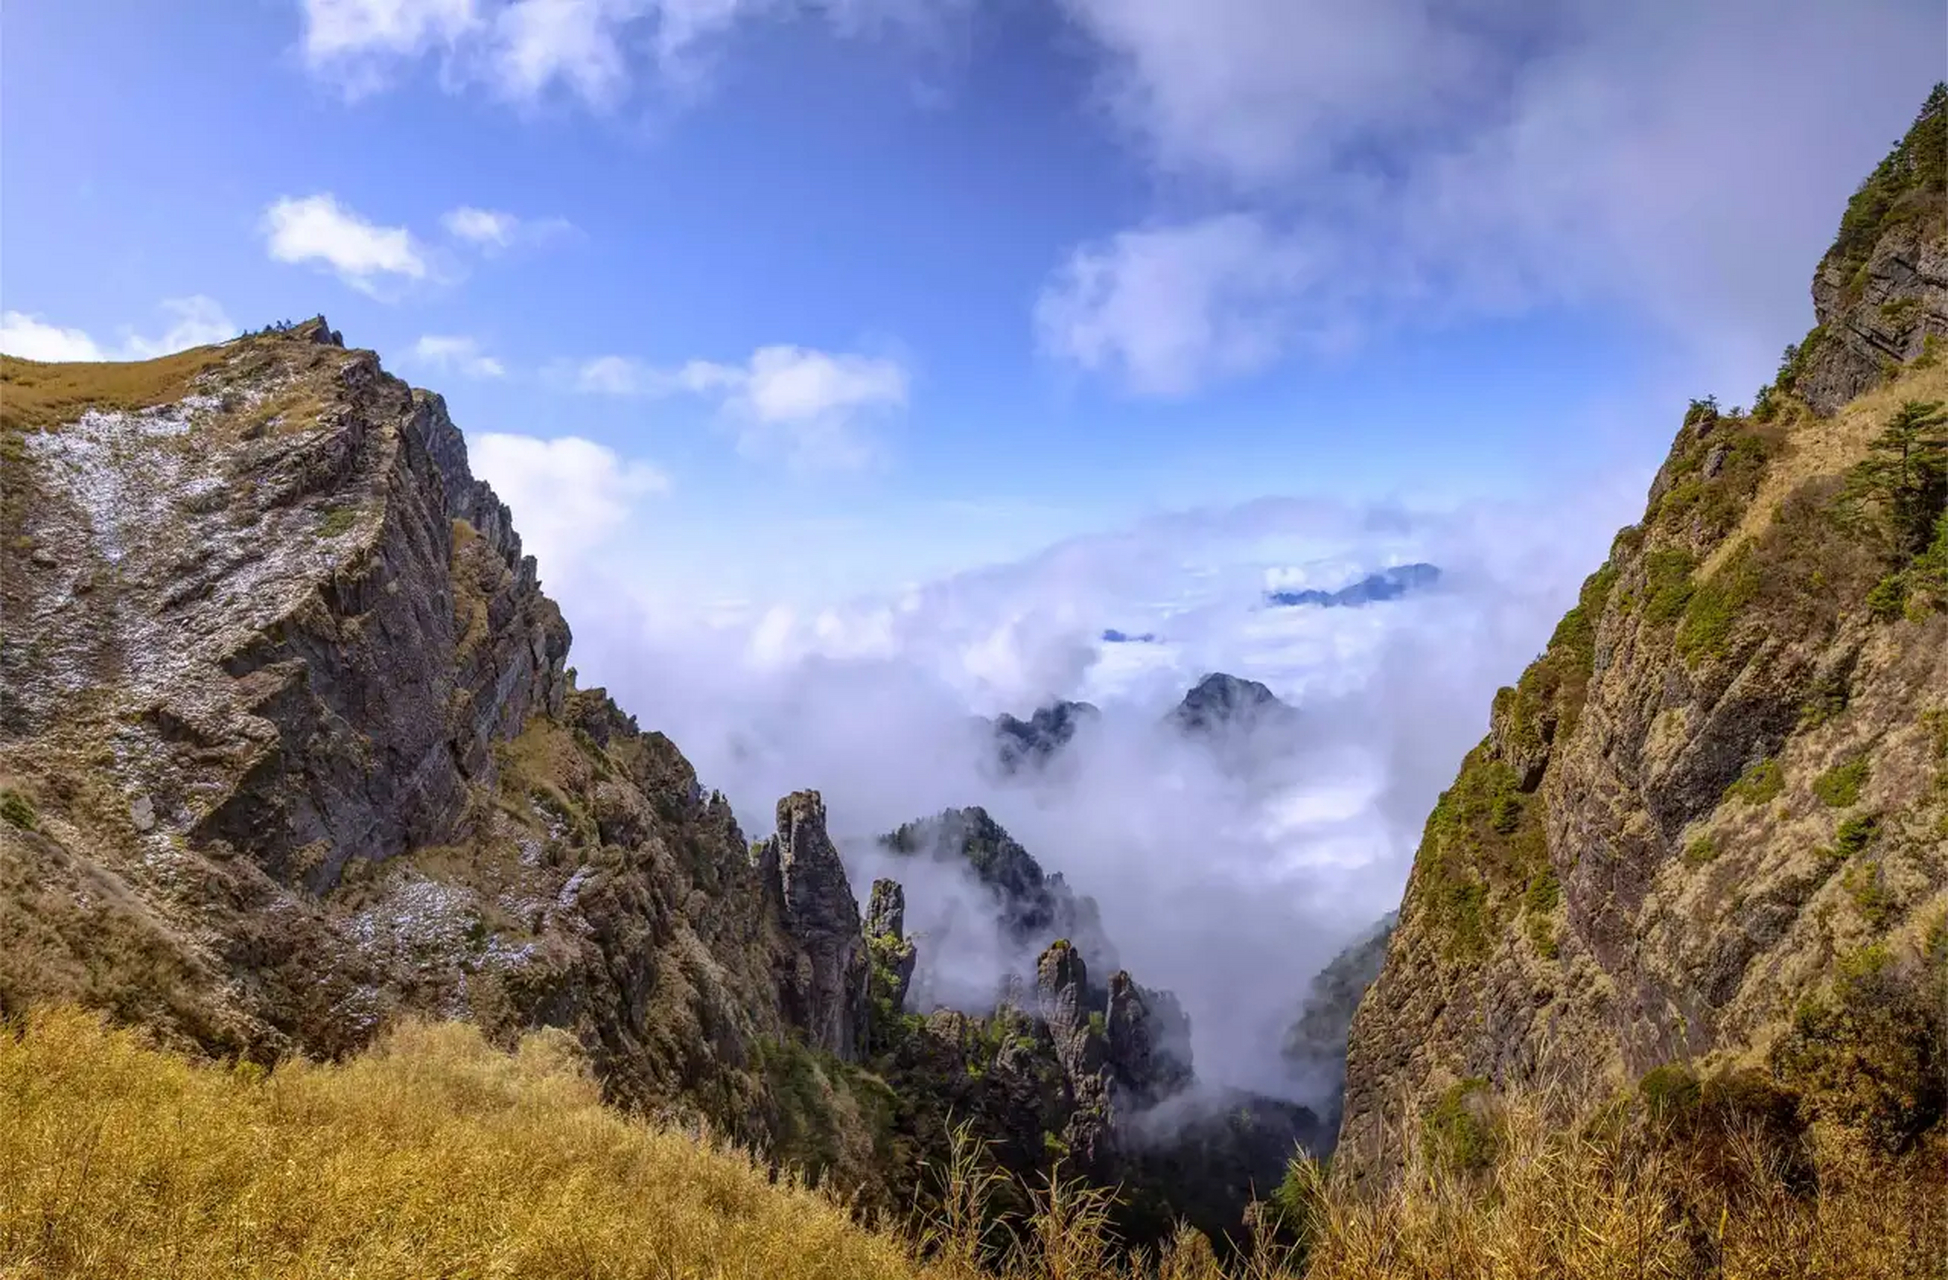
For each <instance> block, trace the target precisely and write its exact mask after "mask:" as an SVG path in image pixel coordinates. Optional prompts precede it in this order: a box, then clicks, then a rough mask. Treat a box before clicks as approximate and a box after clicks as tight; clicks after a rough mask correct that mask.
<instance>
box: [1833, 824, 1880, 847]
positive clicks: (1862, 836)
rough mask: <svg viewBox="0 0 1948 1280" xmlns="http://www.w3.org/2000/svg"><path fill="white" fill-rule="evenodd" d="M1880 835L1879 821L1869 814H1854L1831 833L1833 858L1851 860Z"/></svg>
mask: <svg viewBox="0 0 1948 1280" xmlns="http://www.w3.org/2000/svg"><path fill="white" fill-rule="evenodd" d="M1879 834H1880V819H1879V818H1876V817H1875V816H1874V815H1872V814H1870V813H1860V814H1855V815H1854V816H1853V817H1851V818H1848V819H1847V820H1846V821H1845V822H1842V823H1841V824H1840V827H1839V830H1837V831H1835V832H1834V833H1833V850H1832V852H1833V856H1834V857H1836V858H1851V857H1852V856H1853V855H1854V854H1856V853H1859V852H1861V851H1862V850H1864V849H1865V848H1866V847H1867V846H1868V845H1870V844H1872V843H1873V842H1874V837H1875V836H1877V835H1879Z"/></svg>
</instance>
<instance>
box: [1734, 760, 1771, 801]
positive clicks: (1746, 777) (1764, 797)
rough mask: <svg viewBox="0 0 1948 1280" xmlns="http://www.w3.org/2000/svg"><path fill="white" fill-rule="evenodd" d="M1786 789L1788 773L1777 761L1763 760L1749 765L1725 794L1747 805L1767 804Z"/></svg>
mask: <svg viewBox="0 0 1948 1280" xmlns="http://www.w3.org/2000/svg"><path fill="white" fill-rule="evenodd" d="M1785 789H1786V771H1785V770H1784V769H1782V768H1780V767H1779V762H1778V761H1777V760H1761V761H1759V762H1758V763H1756V764H1751V765H1747V766H1746V768H1745V772H1743V773H1741V774H1739V775H1738V781H1736V782H1734V783H1732V785H1731V786H1729V787H1727V788H1725V794H1726V795H1727V796H1730V797H1732V798H1734V799H1738V800H1743V801H1744V802H1745V803H1746V804H1752V805H1759V804H1767V803H1770V802H1771V801H1773V800H1776V799H1778V798H1779V794H1780V792H1782V791H1784V790H1785Z"/></svg>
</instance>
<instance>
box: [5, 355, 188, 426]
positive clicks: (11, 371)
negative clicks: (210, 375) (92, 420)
mask: <svg viewBox="0 0 1948 1280" xmlns="http://www.w3.org/2000/svg"><path fill="white" fill-rule="evenodd" d="M223 358H224V350H223V348H221V347H192V348H191V349H190V350H188V351H179V352H177V353H176V354H175V355H169V356H162V357H161V358H159V359H155V360H128V361H120V360H118V361H100V362H96V361H73V362H70V361H62V362H60V363H54V364H46V363H42V362H41V361H38V360H22V359H20V358H18V357H16V356H0V428H5V429H8V430H13V431H39V430H44V429H46V428H48V427H56V426H60V425H61V424H62V423H66V422H73V421H74V420H75V419H77V418H79V417H80V416H81V415H82V413H83V412H84V411H85V410H88V409H103V410H135V409H146V408H149V407H150V406H152V405H159V404H173V403H175V402H176V401H178V400H181V399H182V398H183V397H184V396H186V395H188V394H189V393H190V384H191V383H192V382H193V381H194V380H195V379H196V376H197V375H198V374H201V373H204V372H207V371H208V370H210V369H212V368H214V367H215V366H216V365H217V364H219V363H221V362H222V360H223Z"/></svg>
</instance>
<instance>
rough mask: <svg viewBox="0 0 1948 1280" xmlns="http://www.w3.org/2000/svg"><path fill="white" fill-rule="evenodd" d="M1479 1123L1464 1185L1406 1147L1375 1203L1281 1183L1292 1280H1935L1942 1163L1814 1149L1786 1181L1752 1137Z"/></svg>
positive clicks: (1613, 1125) (1932, 1155) (1534, 1122)
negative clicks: (1293, 1248)
mask: <svg viewBox="0 0 1948 1280" xmlns="http://www.w3.org/2000/svg"><path fill="white" fill-rule="evenodd" d="M1552 1113H1553V1114H1558V1115H1559V1114H1560V1111H1559V1110H1557V1109H1556V1108H1553V1107H1550V1106H1546V1105H1541V1104H1540V1103H1539V1102H1538V1101H1537V1100H1535V1099H1530V1100H1527V1101H1526V1102H1523V1103H1520V1104H1517V1105H1508V1104H1503V1105H1501V1106H1499V1107H1497V1108H1496V1109H1495V1112H1494V1120H1493V1124H1494V1128H1495V1134H1496V1144H1497V1150H1496V1153H1495V1155H1494V1158H1493V1160H1492V1162H1490V1163H1489V1164H1488V1165H1487V1167H1486V1168H1484V1169H1481V1170H1479V1171H1475V1172H1467V1171H1462V1170H1456V1169H1453V1168H1450V1167H1443V1166H1442V1165H1441V1164H1440V1163H1439V1162H1438V1160H1436V1159H1434V1158H1432V1157H1430V1155H1429V1154H1428V1152H1427V1151H1426V1150H1425V1148H1424V1146H1423V1145H1422V1144H1421V1143H1419V1142H1418V1141H1416V1142H1413V1143H1412V1144H1411V1146H1410V1148H1409V1149H1410V1150H1412V1151H1413V1154H1412V1155H1411V1156H1410V1157H1409V1159H1408V1163H1407V1168H1406V1169H1405V1171H1404V1172H1403V1173H1402V1174H1401V1175H1400V1177H1399V1178H1398V1179H1397V1180H1395V1181H1393V1182H1392V1183H1390V1184H1389V1185H1388V1186H1387V1187H1385V1188H1384V1189H1383V1190H1382V1191H1381V1192H1379V1193H1378V1194H1373V1195H1352V1194H1348V1192H1347V1190H1346V1189H1345V1188H1344V1187H1340V1186H1335V1185H1334V1184H1333V1182H1332V1181H1331V1180H1330V1179H1328V1178H1325V1177H1323V1176H1321V1175H1319V1174H1317V1173H1311V1174H1310V1175H1309V1177H1308V1176H1307V1171H1305V1170H1303V1169H1301V1170H1300V1171H1299V1173H1300V1177H1299V1178H1298V1179H1297V1180H1298V1181H1299V1182H1300V1183H1301V1186H1302V1188H1303V1190H1304V1192H1305V1193H1306V1194H1305V1195H1303V1196H1302V1200H1303V1201H1304V1202H1306V1203H1307V1204H1309V1205H1310V1206H1311V1211H1310V1217H1311V1220H1312V1224H1313V1231H1314V1232H1315V1234H1316V1238H1317V1240H1318V1242H1319V1243H1318V1247H1317V1248H1315V1249H1314V1250H1313V1251H1312V1253H1311V1255H1310V1257H1309V1259H1308V1265H1307V1267H1306V1269H1305V1273H1304V1274H1305V1277H1306V1280H1369V1278H1372V1277H1382V1278H1384V1280H1626V1278H1628V1280H1693V1278H1696V1280H1707V1278H1709V1280H1928V1278H1933V1280H1940V1278H1941V1277H1943V1276H1948V1158H1945V1157H1948V1152H1944V1150H1943V1148H1942V1147H1941V1146H1940V1145H1939V1143H1938V1142H1937V1143H1936V1144H1935V1145H1934V1146H1932V1147H1931V1148H1929V1149H1927V1150H1925V1151H1922V1152H1917V1153H1914V1154H1913V1155H1911V1156H1910V1157H1909V1158H1907V1159H1905V1160H1903V1161H1900V1162H1890V1161H1886V1160H1882V1159H1880V1158H1878V1157H1875V1156H1873V1155H1870V1154H1868V1153H1866V1152H1864V1151H1863V1150H1861V1149H1860V1148H1859V1147H1858V1146H1857V1145H1856V1144H1855V1143H1854V1142H1853V1141H1852V1140H1850V1139H1849V1138H1848V1137H1847V1136H1846V1135H1841V1134H1828V1135H1824V1136H1823V1139H1822V1140H1820V1141H1818V1142H1817V1143H1816V1148H1815V1150H1814V1151H1813V1152H1812V1153H1811V1154H1810V1168H1805V1167H1802V1168H1801V1169H1799V1170H1797V1171H1792V1170H1789V1169H1788V1167H1787V1166H1786V1164H1785V1163H1783V1162H1782V1158H1781V1154H1782V1153H1781V1150H1780V1148H1779V1147H1778V1145H1777V1144H1776V1142H1769V1141H1768V1140H1767V1139H1766V1138H1765V1137H1764V1136H1763V1135H1762V1133H1761V1132H1760V1131H1759V1130H1757V1129H1756V1128H1752V1129H1744V1128H1733V1129H1730V1130H1729V1131H1726V1132H1723V1133H1713V1134H1709V1135H1701V1136H1700V1137H1699V1138H1698V1139H1695V1140H1694V1141H1692V1142H1691V1143H1685V1142H1677V1141H1671V1140H1669V1139H1668V1138H1666V1139H1664V1140H1660V1139H1659V1138H1658V1137H1657V1133H1656V1129H1655V1126H1654V1125H1649V1124H1646V1123H1644V1122H1643V1118H1642V1117H1641V1116H1638V1117H1637V1118H1636V1119H1635V1120H1634V1121H1633V1120H1630V1119H1628V1118H1626V1117H1624V1116H1623V1114H1622V1113H1621V1112H1619V1113H1617V1114H1616V1115H1615V1117H1614V1118H1613V1119H1612V1120H1610V1121H1608V1122H1606V1121H1605V1120H1604V1119H1603V1117H1602V1116H1601V1115H1600V1113H1599V1115H1597V1116H1585V1117H1584V1119H1583V1120H1582V1121H1581V1122H1579V1123H1577V1124H1575V1125H1568V1126H1565V1125H1561V1124H1551V1123H1549V1122H1547V1121H1546V1120H1545V1119H1544V1117H1545V1116H1548V1115H1550V1114H1552Z"/></svg>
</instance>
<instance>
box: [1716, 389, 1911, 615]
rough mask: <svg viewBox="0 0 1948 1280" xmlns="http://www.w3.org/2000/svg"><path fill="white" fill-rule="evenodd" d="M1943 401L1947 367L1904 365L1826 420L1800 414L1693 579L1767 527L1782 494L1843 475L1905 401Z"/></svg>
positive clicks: (1730, 554) (1776, 510)
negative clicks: (1728, 529)
mask: <svg viewBox="0 0 1948 1280" xmlns="http://www.w3.org/2000/svg"><path fill="white" fill-rule="evenodd" d="M1943 399H1948V364H1936V365H1933V366H1931V367H1927V368H1915V367H1913V366H1909V367H1907V368H1904V369H1902V370H1901V372H1900V374H1899V376H1898V377H1896V378H1894V379H1892V380H1891V381H1889V382H1888V383H1887V384H1886V385H1884V386H1880V387H1876V388H1874V389H1873V390H1872V391H1868V392H1866V393H1864V394H1862V395H1860V396H1859V397H1857V398H1855V399H1854V400H1853V401H1851V402H1850V403H1849V404H1847V406H1846V407H1845V408H1843V409H1841V410H1840V411H1839V412H1838V413H1836V414H1834V415H1833V416H1832V417H1830V418H1817V417H1814V416H1813V415H1812V414H1811V413H1808V412H1805V411H1803V410H1802V411H1801V412H1800V414H1799V416H1798V417H1797V418H1796V419H1795V420H1794V422H1793V424H1792V427H1791V429H1790V430H1789V431H1788V433H1787V434H1786V437H1785V450H1784V452H1783V453H1782V454H1781V456H1780V457H1779V458H1778V459H1777V460H1775V461H1774V462H1773V463H1772V465H1770V466H1768V467H1767V468H1766V470H1765V476H1764V478H1763V479H1762V480H1761V481H1760V482H1759V490H1758V492H1757V493H1756V494H1754V495H1753V497H1752V500H1751V502H1749V503H1747V504H1746V507H1745V513H1744V515H1743V516H1742V517H1741V518H1740V520H1739V522H1738V526H1737V527H1736V528H1735V529H1733V530H1732V531H1731V533H1730V534H1729V535H1727V536H1726V537H1725V538H1724V539H1723V540H1721V541H1720V542H1719V544H1718V545H1717V547H1715V548H1714V549H1713V550H1712V552H1711V554H1710V555H1709V556H1707V557H1705V561H1704V563H1703V564H1701V565H1699V566H1698V569H1697V578H1698V580H1699V581H1701V582H1702V581H1703V580H1704V579H1706V578H1709V577H1710V576H1711V575H1712V574H1713V573H1716V572H1717V571H1718V570H1719V569H1720V568H1721V567H1722V566H1723V565H1724V563H1725V562H1726V561H1727V560H1729V559H1730V558H1731V556H1732V553H1733V552H1734V551H1736V550H1737V549H1738V547H1739V545H1740V544H1741V543H1743V542H1744V541H1745V540H1746V539H1747V538H1751V537H1756V536H1758V534H1759V533H1760V532H1761V531H1763V530H1764V529H1765V527H1766V526H1767V525H1769V524H1771V523H1772V521H1773V519H1774V517H1775V515H1776V514H1777V512H1778V509H1779V504H1780V503H1781V502H1782V501H1784V500H1785V497H1786V495H1787V494H1790V493H1791V492H1792V491H1793V490H1795V489H1797V488H1798V487H1799V486H1800V485H1802V484H1804V483H1805V482H1806V481H1808V480H1810V479H1812V478H1813V477H1815V476H1839V475H1844V474H1846V471H1847V468H1849V467H1851V466H1853V464H1854V463H1856V462H1859V461H1860V460H1861V459H1862V458H1865V457H1866V456H1867V455H1868V453H1869V452H1870V450H1869V449H1868V447H1867V446H1868V442H1869V441H1871V440H1873V439H1874V438H1875V437H1876V436H1878V435H1880V433H1881V432H1882V431H1885V430H1886V429H1887V420H1888V418H1890V417H1891V416H1893V413H1894V411H1895V410H1896V409H1898V408H1900V406H1901V404H1902V403H1903V402H1904V401H1908V400H1943Z"/></svg>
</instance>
